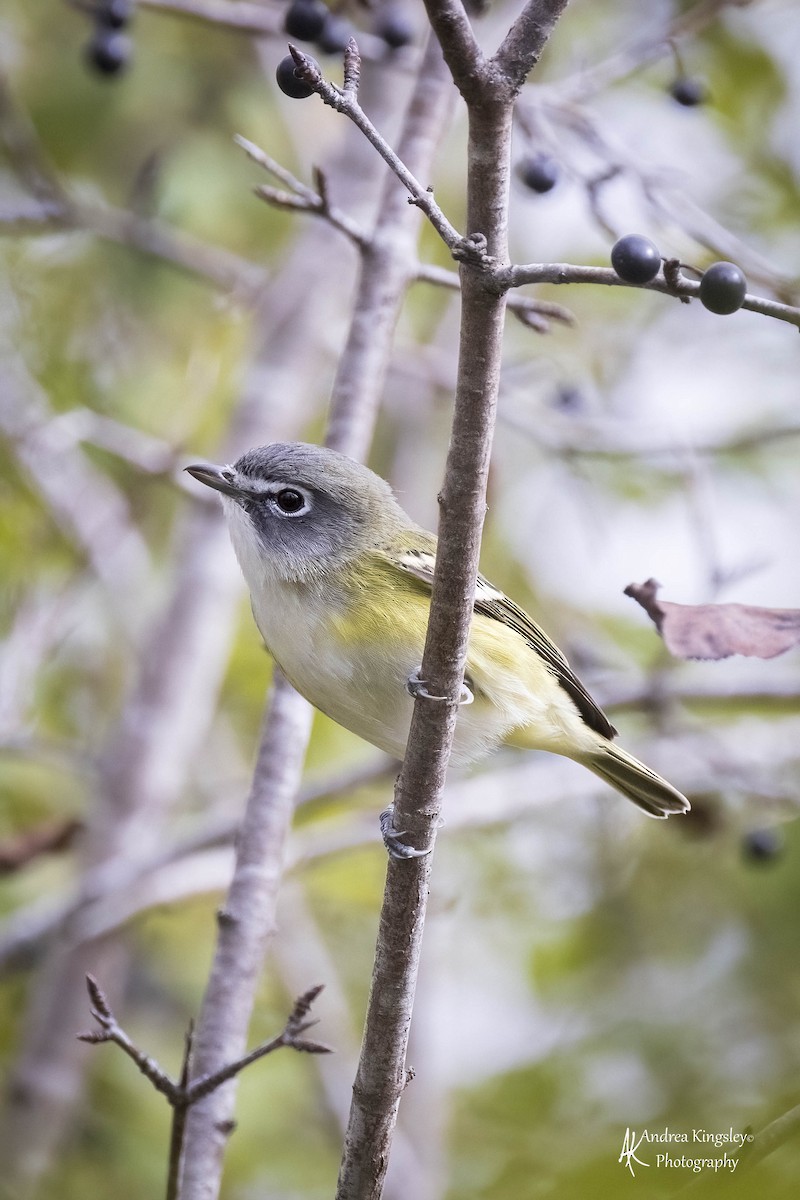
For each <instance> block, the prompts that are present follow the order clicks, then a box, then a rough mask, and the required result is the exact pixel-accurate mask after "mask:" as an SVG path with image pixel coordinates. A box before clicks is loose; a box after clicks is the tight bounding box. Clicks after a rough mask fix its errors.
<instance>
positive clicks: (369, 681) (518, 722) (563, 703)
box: [314, 553, 597, 763]
mask: <svg viewBox="0 0 800 1200" xmlns="http://www.w3.org/2000/svg"><path fill="white" fill-rule="evenodd" d="M340 582H341V584H343V588H342V592H343V596H344V603H342V604H340V605H339V606H337V607H336V608H335V609H334V610H333V611H332V612H331V614H330V626H329V634H330V637H331V640H332V643H333V644H334V645H335V652H336V653H337V654H340V655H341V657H342V659H347V660H348V661H349V662H350V665H351V667H352V674H351V677H350V680H349V682H348V687H347V689H346V691H347V693H349V694H348V695H345V694H344V691H342V692H341V693H340V694H339V695H338V696H335V697H333V696H330V695H328V696H326V697H325V699H324V701H323V702H322V703H320V701H319V700H315V701H314V702H315V703H317V705H318V707H321V708H323V710H324V711H326V712H328V714H329V715H330V716H332V717H333V718H334V719H335V720H338V721H340V723H341V724H343V725H346V726H347V727H348V728H350V729H353V730H354V731H355V732H357V733H361V735H362V736H368V738H369V740H371V741H373V742H375V743H376V744H378V745H382V746H383V747H384V748H385V749H388V750H389V751H390V752H391V753H395V754H401V753H402V751H403V749H404V747H405V740H406V737H407V733H408V722H409V721H410V717H411V698H410V696H408V693H407V691H406V687H405V684H406V681H407V679H408V676H409V675H410V674H411V673H412V671H414V670H416V669H417V668H418V667H419V666H420V664H421V662H422V652H423V648H424V641H425V632H426V629H427V621H428V614H429V610H430V589H429V587H428V586H427V584H426V583H425V582H423V581H421V580H418V579H417V578H416V577H415V576H413V575H410V574H409V573H408V572H406V571H403V570H402V569H400V568H398V567H397V566H396V565H395V564H394V563H392V562H391V561H389V560H388V559H387V558H386V557H385V556H384V555H382V554H380V553H377V554H371V555H365V556H364V558H362V560H361V561H360V563H359V573H358V578H355V576H354V575H353V574H352V573H349V572H347V571H345V572H344V573H343V578H342V579H341V580H340ZM376 597H380V604H377V603H376ZM331 648H332V649H333V646H332V647H331ZM466 677H467V684H468V686H469V688H470V690H471V691H472V693H473V696H474V700H473V703H472V704H470V705H465V706H462V708H461V709H460V711H459V718H458V724H457V727H456V736H455V743H454V749H453V758H454V761H455V762H456V763H466V762H471V761H474V760H475V759H478V758H481V757H483V756H484V755H485V754H486V753H487V752H489V751H491V750H493V749H495V748H496V747H497V746H498V745H499V744H501V743H503V742H508V743H510V744H513V745H518V746H523V747H526V748H528V749H534V748H540V749H546V750H554V751H555V752H557V753H558V752H563V748H564V747H566V745H567V743H571V745H572V746H573V747H574V746H575V744H576V740H577V742H578V745H579V746H585V748H586V749H587V750H590V749H591V748H593V747H594V746H595V745H596V741H597V737H596V735H593V734H592V733H591V731H589V730H588V729H587V728H586V726H585V725H584V723H583V721H582V720H581V719H580V717H579V715H578V713H577V712H576V710H575V707H574V705H573V703H572V701H571V700H570V699H569V697H568V696H567V694H566V692H564V690H563V689H562V688H561V686H560V685H559V683H558V680H557V679H556V677H555V675H554V674H553V672H552V671H551V670H550V669H549V668H548V667H547V665H546V664H545V663H544V661H543V660H542V658H541V657H540V655H539V654H537V653H536V651H535V650H534V649H533V648H532V647H531V646H530V645H529V644H528V642H526V641H525V639H524V638H523V637H522V636H521V635H520V634H519V633H518V632H516V630H514V629H511V628H510V627H509V626H508V625H505V624H504V623H503V622H502V621H498V620H495V619H494V618H492V617H488V616H484V615H483V614H480V613H476V614H475V616H474V617H473V622H472V628H471V631H470V638H469V644H468V649H467V664H466ZM379 730H382V735H381V734H380V733H379V732H378V731H379Z"/></svg>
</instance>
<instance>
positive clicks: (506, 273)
mask: <svg viewBox="0 0 800 1200" xmlns="http://www.w3.org/2000/svg"><path fill="white" fill-rule="evenodd" d="M493 278H494V281H495V283H496V285H497V286H498V287H521V286H522V285H524V284H527V283H555V284H567V283H595V284H599V285H600V286H602V287H632V288H639V289H640V290H644V291H650V292H661V293H662V295H666V296H675V297H676V298H677V299H679V300H680V299H682V298H689V299H695V298H696V297H697V296H698V295H699V294H700V284H699V283H696V282H695V281H694V280H691V279H686V278H685V277H682V278H681V279H680V281H679V282H677V283H673V284H670V283H668V282H667V280H666V279H665V278H664V276H663V274H659V275H657V276H656V278H655V279H653V280H651V282H650V283H627V282H626V281H625V280H624V279H620V277H619V275H617V273H616V271H615V270H614V269H613V268H612V267H582V266H576V265H574V264H572V263H527V264H525V265H523V266H511V267H506V268H501V269H496V270H495V271H494V272H493ZM742 308H744V309H748V310H749V311H750V312H757V313H761V314H762V315H763V316H765V317H774V318H775V319H776V320H777V321H786V322H787V323H788V324H789V325H794V326H796V327H797V328H800V308H795V307H794V306H793V305H790V304H781V303H780V301H778V300H767V299H766V298H765V297H763V296H752V295H750V293H748V294H747V295H746V296H745V298H744V301H743V303H742Z"/></svg>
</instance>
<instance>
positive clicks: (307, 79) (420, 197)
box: [289, 39, 480, 258]
mask: <svg viewBox="0 0 800 1200" xmlns="http://www.w3.org/2000/svg"><path fill="white" fill-rule="evenodd" d="M351 40H352V39H351ZM354 44H355V43H354ZM289 51H290V53H291V55H292V58H293V59H294V61H295V71H296V74H297V75H298V76H299V78H300V79H302V80H303V82H304V83H307V84H308V85H309V87H312V88H313V89H314V91H315V92H316V93H317V95H318V96H319V97H320V98H321V99H322V101H323V103H325V104H327V105H328V106H329V107H330V108H333V109H335V110H336V111H337V112H340V113H342V114H343V115H344V116H346V117H348V118H349V119H350V120H351V121H352V122H353V124H354V125H356V126H357V127H358V128H359V129H360V130H361V132H362V133H363V134H364V137H365V138H366V139H367V141H368V142H370V144H371V145H373V146H374V147H375V149H376V150H377V151H378V153H379V154H380V156H381V158H382V159H383V160H384V162H386V163H387V164H388V165H389V166H390V167H391V169H392V171H393V172H394V173H395V175H396V176H397V178H398V179H399V180H400V182H401V183H402V184H403V185H404V187H405V188H406V190H407V191H408V193H409V196H410V201H409V202H410V203H412V204H415V205H416V206H417V208H420V209H422V211H423V212H424V213H425V216H426V217H427V218H428V220H429V221H430V223H431V225H433V227H434V229H435V230H436V232H437V233H438V234H439V236H440V237H441V239H442V241H443V242H444V243H445V245H446V246H448V247H449V249H450V250H451V251H452V252H453V253H454V254H457V255H459V256H461V255H466V256H469V257H472V258H475V257H480V255H479V252H478V251H476V248H475V246H474V244H473V243H472V242H471V241H470V240H469V239H468V238H464V237H462V236H461V234H460V233H459V232H458V230H457V229H456V228H455V226H454V225H451V224H450V222H449V221H448V219H447V217H446V216H445V215H444V213H443V212H442V210H441V209H440V208H439V205H438V204H437V203H436V202H435V200H434V199H433V193H432V192H431V191H430V189H428V188H425V187H423V186H422V184H421V183H420V182H419V180H417V179H416V178H415V177H414V175H412V173H411V172H410V171H409V169H408V167H407V166H406V165H405V163H404V162H403V161H402V159H400V157H399V156H398V155H397V154H396V153H395V151H394V150H393V149H392V147H391V146H390V145H389V143H388V142H387V141H386V139H385V138H384V137H383V136H382V135H381V134H380V133H378V130H377V129H376V128H375V126H374V125H373V124H372V122H371V121H370V119H369V117H368V116H367V115H366V113H365V112H364V110H363V109H362V108H361V105H360V104H359V103H358V100H357V99H356V96H355V93H354V92H353V91H352V90H351V91H348V92H344V91H342V90H341V89H340V88H337V87H334V85H333V84H332V83H328V82H327V80H326V79H324V78H323V75H322V72H321V70H320V68H319V64H318V63H317V62H315V60H314V59H313V58H311V56H310V55H308V54H304V53H303V51H302V50H298V48H297V47H296V46H293V45H291V44H290V46H289Z"/></svg>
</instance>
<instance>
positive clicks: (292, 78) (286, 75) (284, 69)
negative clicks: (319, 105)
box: [275, 54, 314, 100]
mask: <svg viewBox="0 0 800 1200" xmlns="http://www.w3.org/2000/svg"><path fill="white" fill-rule="evenodd" d="M275 78H276V79H277V81H278V87H279V88H280V89H281V91H282V92H283V94H284V95H285V96H291V97H292V99H293V100H305V99H306V97H307V96H313V94H314V89H313V88H312V87H311V86H310V85H309V84H307V83H306V81H305V80H304V79H301V78H300V76H299V75H298V74H297V66H296V64H295V61H294V59H293V58H292V56H291V54H287V55H286V58H282V59H281V61H280V62H279V63H278V66H277V69H276V71H275Z"/></svg>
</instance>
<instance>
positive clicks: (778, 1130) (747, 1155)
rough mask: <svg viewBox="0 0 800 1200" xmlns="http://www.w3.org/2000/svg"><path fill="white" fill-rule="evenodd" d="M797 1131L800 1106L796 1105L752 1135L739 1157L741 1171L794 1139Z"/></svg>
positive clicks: (799, 1121)
mask: <svg viewBox="0 0 800 1200" xmlns="http://www.w3.org/2000/svg"><path fill="white" fill-rule="evenodd" d="M798 1130H800V1104H796V1105H795V1106H794V1108H790V1109H789V1111H788V1112H785V1113H782V1114H781V1116H779V1117H776V1118H775V1120H774V1121H770V1123H769V1125H765V1126H764V1128H763V1129H759V1131H758V1132H757V1133H754V1134H753V1136H752V1141H751V1142H749V1143H747V1144H746V1145H745V1146H743V1147H742V1153H741V1155H740V1157H739V1162H740V1165H741V1167H742V1170H749V1169H750V1168H751V1167H754V1166H755V1165H756V1164H757V1163H760V1162H761V1161H762V1160H763V1159H765V1158H766V1157H767V1155H768V1154H772V1153H773V1151H774V1150H777V1149H778V1148H779V1147H780V1146H783V1145H784V1144H785V1143H786V1142H788V1141H789V1139H790V1138H793V1137H796V1136H797V1133H798Z"/></svg>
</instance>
